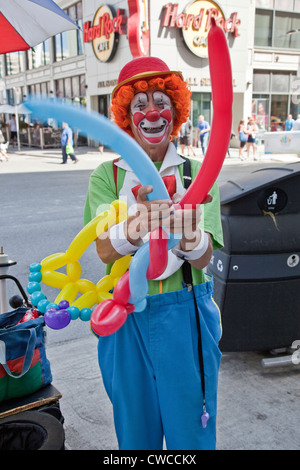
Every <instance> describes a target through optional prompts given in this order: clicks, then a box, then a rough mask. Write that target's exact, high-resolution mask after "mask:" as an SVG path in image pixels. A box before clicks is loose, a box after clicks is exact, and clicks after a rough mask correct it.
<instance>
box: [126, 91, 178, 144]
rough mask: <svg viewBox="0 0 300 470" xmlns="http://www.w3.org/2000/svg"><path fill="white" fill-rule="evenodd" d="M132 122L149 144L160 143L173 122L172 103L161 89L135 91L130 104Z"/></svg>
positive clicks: (167, 133)
mask: <svg viewBox="0 0 300 470" xmlns="http://www.w3.org/2000/svg"><path fill="white" fill-rule="evenodd" d="M130 110H131V115H132V122H133V125H134V126H135V127H136V129H137V130H138V132H139V134H140V135H141V137H142V138H143V139H145V140H146V141H147V142H148V143H150V144H160V143H161V142H162V141H163V140H164V138H165V137H166V135H168V138H169V132H168V131H169V129H170V126H171V124H172V123H173V117H172V103H171V100H170V98H169V97H168V96H167V95H166V94H165V93H163V92H161V91H154V92H147V93H137V94H136V95H135V96H134V98H133V100H132V102H131V105H130Z"/></svg>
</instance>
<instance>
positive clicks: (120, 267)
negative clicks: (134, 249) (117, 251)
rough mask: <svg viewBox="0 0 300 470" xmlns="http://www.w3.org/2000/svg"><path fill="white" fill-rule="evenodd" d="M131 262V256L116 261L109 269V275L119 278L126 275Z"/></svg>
mask: <svg viewBox="0 0 300 470" xmlns="http://www.w3.org/2000/svg"><path fill="white" fill-rule="evenodd" d="M130 262H131V255H126V256H124V257H123V258H120V259H118V261H116V262H115V263H114V265H113V266H112V268H111V271H110V274H111V276H112V277H114V278H116V277H121V276H123V274H125V273H126V271H127V269H128V268H129V265H130Z"/></svg>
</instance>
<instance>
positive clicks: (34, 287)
mask: <svg viewBox="0 0 300 470" xmlns="http://www.w3.org/2000/svg"><path fill="white" fill-rule="evenodd" d="M40 290H41V285H40V283H39V282H29V284H27V292H28V294H32V293H33V292H36V291H40Z"/></svg>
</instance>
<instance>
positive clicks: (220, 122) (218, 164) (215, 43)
mask: <svg viewBox="0 0 300 470" xmlns="http://www.w3.org/2000/svg"><path fill="white" fill-rule="evenodd" d="M207 41H208V50H209V51H211V53H210V54H208V58H209V69H210V76H211V88H212V101H213V109H214V113H213V120H212V126H211V132H210V137H209V144H208V147H207V151H206V155H205V158H204V161H203V163H202V165H201V168H200V170H199V172H198V174H197V176H196V178H195V179H194V181H193V182H192V184H191V185H190V186H189V188H188V190H187V192H186V193H185V194H184V196H183V198H182V199H181V201H180V203H179V204H180V206H181V207H182V208H184V205H185V204H192V205H193V206H195V205H197V204H201V203H202V202H203V201H204V200H205V198H206V196H207V194H208V193H209V191H210V190H211V188H212V186H213V184H214V182H215V181H216V179H217V177H218V175H219V173H220V170H221V168H222V165H223V162H224V158H225V156H226V153H227V149H228V145H229V141H230V136H231V130H232V102H233V91H232V72H231V63H230V55H229V49H228V45H227V41H226V37H225V34H224V32H223V30H222V29H221V28H219V27H218V26H217V25H216V22H215V19H214V18H212V27H211V28H210V30H209V34H208V38H207Z"/></svg>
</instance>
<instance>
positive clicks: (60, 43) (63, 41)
mask: <svg viewBox="0 0 300 470" xmlns="http://www.w3.org/2000/svg"><path fill="white" fill-rule="evenodd" d="M65 11H66V13H67V14H68V15H69V16H70V18H71V19H72V20H73V21H74V22H75V23H77V24H78V26H80V27H81V28H83V14H82V2H78V3H76V4H75V5H72V6H71V7H69V8H67V9H66V10H65ZM81 54H83V33H82V29H81V30H78V29H77V30H75V29H74V30H71V31H64V32H63V33H60V34H57V35H56V36H55V38H54V60H55V61H56V62H60V61H62V60H64V59H68V58H70V57H76V56H78V55H81Z"/></svg>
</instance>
